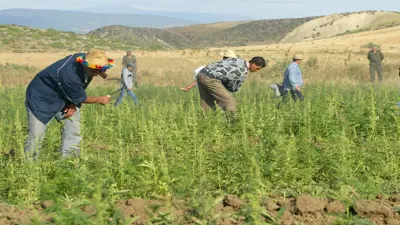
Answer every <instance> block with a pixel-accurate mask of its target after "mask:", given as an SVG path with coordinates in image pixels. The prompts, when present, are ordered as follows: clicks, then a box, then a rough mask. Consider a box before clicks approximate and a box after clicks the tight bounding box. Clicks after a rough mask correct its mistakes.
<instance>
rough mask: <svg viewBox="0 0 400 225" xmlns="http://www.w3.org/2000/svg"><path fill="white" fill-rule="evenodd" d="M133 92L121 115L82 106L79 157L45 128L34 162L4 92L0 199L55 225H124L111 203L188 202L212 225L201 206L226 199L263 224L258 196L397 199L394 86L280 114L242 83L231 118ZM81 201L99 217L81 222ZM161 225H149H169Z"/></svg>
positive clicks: (344, 90)
mask: <svg viewBox="0 0 400 225" xmlns="http://www.w3.org/2000/svg"><path fill="white" fill-rule="evenodd" d="M113 90H114V88H113V87H112V86H107V87H89V89H88V91H89V92H90V94H92V95H106V94H108V93H110V92H112V91H113ZM136 94H137V95H138V97H139V101H140V105H139V106H133V103H132V102H131V101H130V99H128V98H126V100H125V102H124V103H123V104H122V105H121V106H120V107H119V108H114V107H113V106H112V105H111V104H110V105H107V106H100V105H84V106H83V109H82V112H83V114H82V128H83V129H82V134H83V141H82V150H81V157H80V158H65V159H63V158H61V157H60V153H59V152H58V148H59V145H60V141H61V140H60V126H61V124H59V123H58V122H56V121H55V120H54V121H52V122H51V123H50V124H49V126H48V130H47V133H46V137H45V141H44V146H43V149H42V150H41V154H40V158H39V159H38V161H36V162H27V161H25V160H24V158H23V156H22V155H23V145H24V139H25V136H26V135H27V131H26V125H27V121H26V111H25V107H24V98H25V96H24V95H25V88H24V87H15V88H2V89H1V90H0V105H1V110H0V150H1V151H2V152H3V156H2V157H0V179H1V180H0V201H1V202H3V203H6V204H11V205H15V206H18V207H21V208H27V209H33V208H34V206H35V204H37V203H40V202H43V201H45V200H53V201H54V202H55V203H56V206H55V207H52V208H51V209H50V210H51V211H52V213H53V223H54V224H124V223H122V222H121V220H118V219H115V218H118V213H117V211H118V210H116V208H115V202H116V201H117V200H121V199H130V198H142V199H151V198H152V197H154V196H170V197H171V196H172V197H173V198H176V199H188V198H189V199H190V202H189V204H191V206H192V207H193V208H194V209H196V210H194V211H193V216H194V217H196V218H197V221H198V223H197V224H216V223H213V221H214V220H213V218H212V215H211V216H210V215H209V212H210V210H209V208H210V207H209V206H208V205H210V204H211V205H212V204H213V201H214V200H215V199H218V197H219V196H223V195H225V194H233V195H236V196H241V197H243V198H245V199H248V201H249V207H250V209H249V210H247V211H246V210H245V211H243V212H241V215H242V216H243V217H244V218H245V220H246V221H248V222H247V224H263V223H261V222H260V221H259V220H260V213H261V209H260V208H259V203H260V202H259V201H261V200H260V199H261V196H283V197H296V196H298V195H299V194H301V193H308V194H311V195H313V196H317V197H324V198H327V197H331V198H335V199H339V200H341V201H343V202H347V203H348V204H349V205H351V204H352V200H353V199H354V198H360V199H361V198H362V199H375V197H376V196H377V195H378V194H383V195H384V196H391V195H395V194H398V193H399V192H400V174H399V171H400V155H399V154H400V152H399V149H400V115H399V110H398V109H396V107H395V104H396V102H397V101H398V96H399V93H398V90H397V89H396V88H393V87H386V86H381V85H369V84H368V85H367V84H365V85H357V86H345V85H342V86H333V85H332V86H330V85H308V86H307V87H306V88H305V90H304V94H305V96H306V100H305V102H303V103H302V104H288V105H285V106H283V107H281V108H277V107H276V104H277V103H278V102H279V99H276V98H273V97H272V94H273V93H272V91H271V90H270V89H269V88H268V87H266V86H260V85H257V84H256V83H253V84H250V83H247V84H246V85H245V87H243V88H242V89H241V90H240V91H239V92H238V93H237V94H235V97H236V98H237V101H238V113H237V115H236V118H235V119H231V118H227V117H226V115H224V113H223V112H221V111H217V112H215V113H208V114H204V113H203V112H202V110H201V107H200V104H199V97H198V92H197V90H196V89H193V90H192V91H191V92H190V93H183V92H181V91H180V90H179V88H176V87H154V86H148V85H147V86H146V85H145V86H143V87H141V88H139V89H138V90H136ZM113 101H115V97H114V99H113ZM10 150H14V151H15V156H14V157H12V156H11V155H9V154H8V153H9V151H10ZM82 205H94V206H95V207H96V209H97V213H96V214H95V215H94V216H92V217H91V218H90V219H89V217H88V216H86V215H83V214H82V212H81V211H79V210H78V209H79V207H81V206H82ZM61 206H63V207H61ZM65 206H67V207H65ZM33 219H34V218H33ZM133 219H134V218H133ZM158 221H163V222H158V223H156V222H154V223H152V224H178V223H175V222H171V221H172V219H171V218H169V219H168V218H166V217H165V218H161V219H160V220H158ZM35 224H42V223H41V222H39V221H36V223H35ZM125 224H129V221H125ZM149 224H151V223H149ZM343 224H346V223H343Z"/></svg>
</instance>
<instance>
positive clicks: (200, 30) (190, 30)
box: [165, 21, 250, 41]
mask: <svg viewBox="0 0 400 225" xmlns="http://www.w3.org/2000/svg"><path fill="white" fill-rule="evenodd" d="M249 22H250V21H237V22H219V23H210V24H196V25H190V26H186V27H172V28H167V29H165V30H166V31H168V32H171V33H174V34H176V35H179V36H181V37H184V38H185V39H187V41H194V40H198V39H200V38H203V37H207V36H210V35H213V34H215V33H218V32H220V31H224V30H227V29H230V28H232V27H235V26H237V25H240V24H245V23H249Z"/></svg>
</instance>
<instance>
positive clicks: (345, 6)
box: [0, 0, 400, 19]
mask: <svg viewBox="0 0 400 225" xmlns="http://www.w3.org/2000/svg"><path fill="white" fill-rule="evenodd" d="M55 2H57V3H55ZM115 3H116V4H120V5H126V6H131V7H134V8H139V9H151V10H163V11H164V10H166V11H191V12H214V13H232V14H241V15H246V16H252V17H254V18H260V19H261V18H288V17H304V16H315V15H326V14H331V13H339V12H353V11H362V10H388V11H400V3H399V0H378V1H377V0H332V1H327V0H197V1H196V0H145V1H144V0H141V1H139V0H116V1H112V0H11V1H10V0H0V9H7V8H35V9H38V8H42V9H82V8H87V7H92V6H97V5H107V4H115Z"/></svg>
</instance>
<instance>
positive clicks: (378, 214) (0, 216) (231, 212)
mask: <svg viewBox="0 0 400 225" xmlns="http://www.w3.org/2000/svg"><path fill="white" fill-rule="evenodd" d="M189 202H190V199H186V200H177V201H176V200H175V201H169V203H168V201H165V200H145V199H127V200H119V201H117V202H116V204H115V208H116V209H117V210H118V211H119V212H120V213H121V215H122V216H123V218H124V220H128V219H133V218H135V220H134V222H133V223H132V224H133V225H145V224H148V222H149V221H152V222H157V221H159V222H161V221H167V220H170V221H173V223H174V224H195V223H196V222H199V221H202V220H203V221H204V220H213V221H216V224H219V225H237V224H246V221H245V217H244V216H243V215H244V214H243V212H244V211H245V210H246V208H248V206H249V203H248V202H247V201H245V200H242V199H240V198H239V197H237V196H234V195H227V196H225V197H224V198H223V199H222V200H221V201H219V202H217V204H216V205H214V206H213V207H211V210H210V211H208V213H204V212H205V211H201V210H199V209H200V208H197V209H195V208H193V207H190V206H189V205H190V204H189ZM260 202H261V205H260V206H261V208H262V209H265V213H263V216H262V218H263V219H264V220H265V222H269V223H270V224H283V225H294V224H307V225H314V224H315V225H323V224H343V223H348V220H346V218H347V219H348V218H360V219H365V220H368V221H369V222H371V223H373V224H377V225H400V214H399V211H400V210H399V209H400V196H392V197H390V198H387V199H385V198H383V197H382V196H378V197H377V199H375V200H357V201H355V202H354V203H353V204H352V205H351V206H348V207H346V206H345V205H344V204H343V203H342V202H341V201H338V200H332V199H318V198H314V197H312V196H310V195H306V194H303V195H300V196H299V197H297V198H280V197H273V198H270V197H268V198H265V199H262V200H261V201H260ZM53 204H54V203H53V202H52V201H43V202H41V203H40V204H38V205H37V206H36V207H35V208H37V211H33V210H21V209H18V208H16V207H14V206H11V205H6V204H0V224H2V225H3V224H4V225H16V224H30V221H31V218H33V217H34V216H35V215H36V216H37V215H39V218H40V219H41V220H42V221H43V222H45V223H46V222H48V223H52V222H53V221H54V220H53V218H52V217H51V214H49V213H47V212H46V209H47V208H49V207H51V206H52V205H53ZM191 204H192V203H191ZM203 209H204V207H203ZM81 210H82V212H84V213H85V214H86V215H88V217H90V216H95V215H96V213H97V209H96V207H95V206H90V205H89V206H84V207H82V208H81ZM206 211H207V210H206ZM340 221H341V222H340ZM346 221H347V222H346ZM353 223H354V222H353ZM353 223H352V224H353ZM160 224H163V223H160ZM354 224H357V223H354Z"/></svg>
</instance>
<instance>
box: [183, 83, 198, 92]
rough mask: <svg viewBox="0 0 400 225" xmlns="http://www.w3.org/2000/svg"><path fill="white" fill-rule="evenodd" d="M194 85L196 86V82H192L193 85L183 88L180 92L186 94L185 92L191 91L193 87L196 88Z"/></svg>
mask: <svg viewBox="0 0 400 225" xmlns="http://www.w3.org/2000/svg"><path fill="white" fill-rule="evenodd" d="M196 84H197V81H193V83H191V84H190V85H189V86H186V87H184V88H181V90H182V91H185V92H187V91H189V90H190V89H192V88H193V87H194V86H196Z"/></svg>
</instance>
